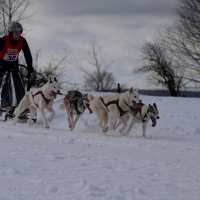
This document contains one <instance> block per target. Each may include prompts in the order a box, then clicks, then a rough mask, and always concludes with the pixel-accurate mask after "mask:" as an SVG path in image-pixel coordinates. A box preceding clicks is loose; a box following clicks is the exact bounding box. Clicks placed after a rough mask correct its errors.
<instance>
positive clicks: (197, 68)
mask: <svg viewBox="0 0 200 200" xmlns="http://www.w3.org/2000/svg"><path fill="white" fill-rule="evenodd" d="M30 5H31V1H30V0H0V33H1V35H2V36H3V35H4V34H6V33H7V27H8V24H9V23H10V22H11V21H13V20H16V21H22V20H27V19H29V18H30V17H32V16H33V15H35V14H36V13H33V14H30V15H26V10H27V8H28V7H29V6H30ZM174 13H175V17H176V18H175V20H174V22H173V24H172V26H170V27H167V28H165V29H164V31H162V32H158V33H157V34H156V35H155V37H154V38H153V39H152V41H150V42H144V45H143V46H142V49H141V56H140V58H139V62H138V63H139V64H138V65H137V66H136V67H133V74H137V73H141V74H144V76H146V78H145V79H146V80H147V82H148V83H150V84H152V85H155V86H161V87H162V88H164V89H167V90H168V91H169V93H170V95H171V96H178V95H179V93H180V91H181V90H183V89H188V88H190V89H196V88H199V86H200V42H199V41H200V40H199V39H200V0H179V2H178V6H177V7H175V9H174ZM103 47H104V45H102V46H100V47H99V46H97V45H96V41H95V39H94V40H92V41H91V43H90V48H89V50H88V51H87V57H86V58H83V59H84V61H85V62H87V63H88V65H89V66H91V67H90V68H86V67H84V66H83V65H82V62H77V63H76V65H75V67H76V68H77V69H78V70H80V71H82V72H83V74H84V77H83V79H84V85H85V89H87V90H95V91H107V90H109V89H111V88H113V87H114V86H116V80H115V77H114V75H113V73H112V72H109V67H110V66H111V65H112V64H113V63H114V61H112V62H110V63H107V62H106V60H105V58H104V56H103V54H102V50H103ZM69 55H70V52H69V51H67V50H66V49H64V51H63V55H61V56H60V57H59V58H56V57H54V56H51V57H50V58H49V62H47V64H46V65H45V66H40V65H39V56H40V50H37V51H36V52H35V53H34V57H33V62H34V63H33V66H34V68H35V72H34V73H33V74H32V77H31V83H32V85H34V86H41V85H42V84H44V83H46V81H47V80H48V79H49V77H51V76H56V77H57V78H58V80H59V79H61V77H62V74H63V73H64V72H65V71H66V70H67V69H66V66H65V61H66V60H67V58H68V56H69ZM24 62H25V61H24V60H20V63H21V64H23V63H24ZM24 73H25V72H24ZM68 84H72V83H70V82H69V83H68ZM123 87H124V86H122V88H123Z"/></svg>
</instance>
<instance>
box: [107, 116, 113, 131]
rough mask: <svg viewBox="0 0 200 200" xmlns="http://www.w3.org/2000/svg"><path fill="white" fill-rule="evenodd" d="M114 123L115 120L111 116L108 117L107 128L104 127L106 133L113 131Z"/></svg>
mask: <svg viewBox="0 0 200 200" xmlns="http://www.w3.org/2000/svg"><path fill="white" fill-rule="evenodd" d="M114 121H115V118H114V117H112V116H108V124H109V125H108V126H107V127H106V131H109V130H111V129H113V127H114Z"/></svg>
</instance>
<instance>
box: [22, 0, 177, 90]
mask: <svg viewBox="0 0 200 200" xmlns="http://www.w3.org/2000/svg"><path fill="white" fill-rule="evenodd" d="M177 1H178V0H167V1H165V0H98V1H97V0H56V1H55V0H34V1H33V4H32V5H31V6H30V7H29V9H28V12H29V13H30V14H31V13H33V12H37V13H36V14H35V16H33V17H32V18H31V19H29V20H26V21H23V22H21V23H22V24H23V26H24V29H26V30H31V31H29V32H28V33H27V34H26V35H25V38H26V39H27V41H28V43H29V46H30V48H31V50H32V52H33V53H34V52H35V51H36V50H37V49H41V53H40V60H39V61H40V64H43V63H44V64H45V63H46V62H47V61H48V60H49V59H50V57H51V55H54V56H56V57H58V58H59V56H61V55H63V48H65V49H67V50H68V51H69V52H70V55H69V57H68V59H67V64H66V67H67V69H68V71H67V72H66V76H65V78H64V79H65V80H68V81H71V82H76V83H83V78H82V77H83V73H82V72H80V71H78V70H76V69H75V67H74V66H75V64H76V60H78V61H81V59H82V58H83V57H86V56H87V54H86V51H87V50H88V49H89V45H90V43H91V40H92V39H94V38H95V39H96V43H97V46H101V45H104V47H103V49H102V53H103V55H104V59H105V60H106V61H107V63H110V62H112V61H114V60H115V62H114V63H113V64H112V65H111V67H110V68H109V71H111V72H113V74H114V76H115V77H116V81H117V82H118V83H121V84H126V85H127V86H128V87H131V86H133V87H134V88H136V87H137V88H140V89H142V88H149V87H150V86H148V85H146V84H144V80H145V77H144V76H140V75H137V76H134V75H133V73H132V70H133V68H134V66H137V61H138V58H139V55H140V50H141V47H142V45H143V44H144V42H145V41H151V40H152V38H153V36H154V35H155V34H156V33H157V32H158V31H162V30H163V29H164V27H166V26H170V25H172V23H173V20H174V19H175V15H174V14H173V13H174V8H175V6H177ZM83 65H85V66H87V67H89V65H88V64H87V63H86V62H83ZM151 88H155V86H152V87H151Z"/></svg>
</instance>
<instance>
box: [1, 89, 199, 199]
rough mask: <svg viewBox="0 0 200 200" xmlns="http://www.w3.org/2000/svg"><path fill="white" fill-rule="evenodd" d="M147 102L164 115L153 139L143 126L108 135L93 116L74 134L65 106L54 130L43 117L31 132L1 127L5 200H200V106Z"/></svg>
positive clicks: (7, 124)
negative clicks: (44, 126) (143, 136)
mask: <svg viewBox="0 0 200 200" xmlns="http://www.w3.org/2000/svg"><path fill="white" fill-rule="evenodd" d="M62 92H63V93H64V94H66V93H67V91H66V90H63V91H62ZM83 93H85V92H83ZM91 93H92V94H93V95H94V96H97V95H101V94H102V93H96V92H91ZM61 98H63V97H62V96H59V97H58V98H57V99H56V101H57V100H59V99H61ZM140 99H141V100H142V102H143V103H145V104H149V103H150V104H152V103H156V104H157V107H158V110H159V116H160V119H159V120H157V125H156V127H152V126H151V123H150V122H149V123H148V126H147V132H146V135H147V137H146V138H142V127H141V124H135V125H134V126H133V129H132V130H131V132H130V134H129V136H122V135H120V134H119V132H118V130H119V129H118V130H117V131H115V132H114V131H110V132H108V136H105V135H103V134H102V133H101V131H100V130H99V128H98V127H97V125H96V124H97V119H96V117H95V115H94V114H89V111H88V110H86V112H85V113H84V114H83V116H82V117H81V119H80V120H79V121H78V123H77V125H76V127H75V129H74V130H73V131H70V130H69V128H68V125H67V115H66V112H65V111H61V110H59V109H58V106H59V104H58V103H55V104H54V109H55V111H56V116H55V118H54V120H53V121H52V122H50V123H49V125H50V129H45V128H43V123H42V120H41V117H40V114H39V113H38V118H37V122H36V123H35V124H33V126H32V127H31V128H30V127H28V126H27V124H23V123H17V125H16V126H13V125H12V121H11V120H9V121H7V122H0V127H1V133H0V160H1V162H0V180H1V181H0V200H36V199H37V200H82V199H83V200H84V199H85V200H93V199H94V200H146V199H147V200H188V199H191V200H199V199H200V170H199V166H200V157H199V155H200V124H199V121H200V112H199V101H200V100H199V99H198V98H174V97H153V96H143V95H140ZM46 115H48V113H46Z"/></svg>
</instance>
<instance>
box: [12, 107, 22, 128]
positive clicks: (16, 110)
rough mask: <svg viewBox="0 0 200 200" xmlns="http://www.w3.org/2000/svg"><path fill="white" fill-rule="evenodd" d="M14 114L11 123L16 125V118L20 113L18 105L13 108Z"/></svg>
mask: <svg viewBox="0 0 200 200" xmlns="http://www.w3.org/2000/svg"><path fill="white" fill-rule="evenodd" d="M14 115H15V118H14V120H13V123H12V124H13V125H16V123H17V119H18V117H19V115H20V113H19V108H18V107H17V108H15V111H14Z"/></svg>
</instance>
